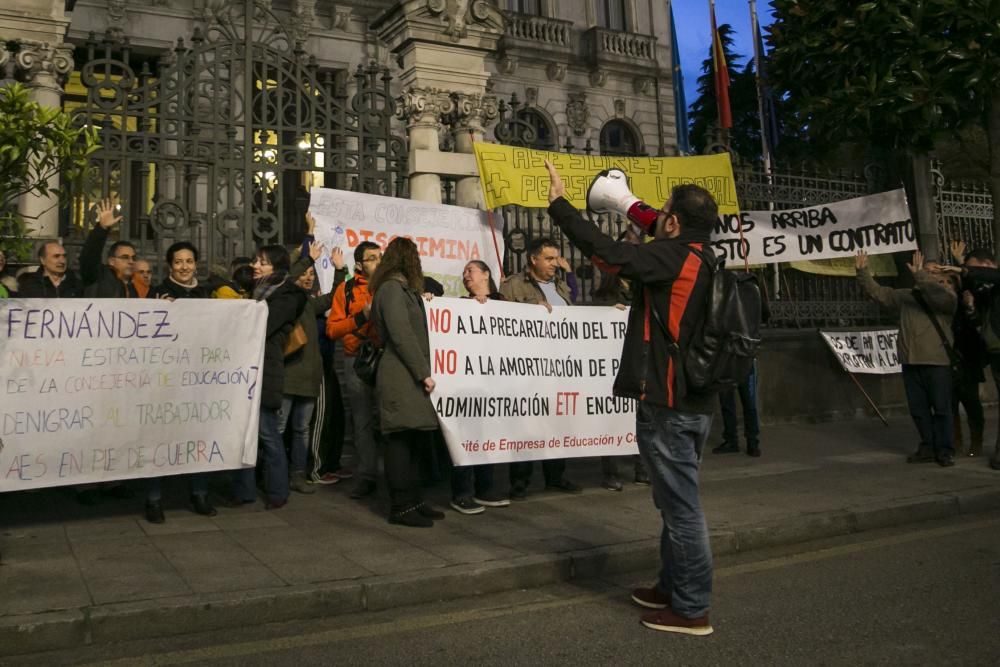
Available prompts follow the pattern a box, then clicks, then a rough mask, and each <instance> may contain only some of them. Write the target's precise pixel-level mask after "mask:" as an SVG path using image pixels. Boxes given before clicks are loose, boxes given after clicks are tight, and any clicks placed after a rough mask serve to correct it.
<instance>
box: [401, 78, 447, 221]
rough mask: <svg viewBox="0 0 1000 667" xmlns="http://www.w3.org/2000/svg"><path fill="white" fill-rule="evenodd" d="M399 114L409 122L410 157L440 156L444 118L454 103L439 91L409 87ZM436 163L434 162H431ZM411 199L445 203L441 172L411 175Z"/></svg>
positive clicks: (418, 172) (407, 129)
mask: <svg viewBox="0 0 1000 667" xmlns="http://www.w3.org/2000/svg"><path fill="white" fill-rule="evenodd" d="M397 102H398V105H397V109H398V111H397V114H398V115H399V117H400V118H402V119H403V120H405V121H406V131H407V135H408V138H409V144H410V154H411V155H412V154H414V153H415V152H416V151H426V152H428V153H431V154H433V153H437V152H438V151H439V147H438V137H439V132H440V131H441V127H442V125H441V119H442V117H443V116H444V115H446V114H448V113H450V112H451V110H452V108H453V104H454V103H453V102H452V99H451V97H450V96H449V94H448V93H447V92H446V91H443V90H439V89H437V88H416V87H413V88H409V89H407V90H406V92H404V93H403V94H402V95H401V96H400V97H399V99H398V100H397ZM431 161H433V160H431ZM410 199H416V200H418V201H426V202H431V203H433V204H440V203H441V176H440V174H439V173H437V172H431V171H428V172H420V171H414V172H412V173H411V175H410Z"/></svg>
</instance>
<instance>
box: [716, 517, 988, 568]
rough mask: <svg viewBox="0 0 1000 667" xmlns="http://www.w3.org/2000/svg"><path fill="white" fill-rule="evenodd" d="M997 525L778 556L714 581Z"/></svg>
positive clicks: (969, 525)
mask: <svg viewBox="0 0 1000 667" xmlns="http://www.w3.org/2000/svg"><path fill="white" fill-rule="evenodd" d="M998 524H1000V519H985V520H982V521H975V522H970V523H962V524H958V525H954V526H942V527H941V528H928V529H925V530H919V531H914V532H907V533H904V534H902V535H893V536H890V537H882V538H879V539H876V540H866V541H864V542H858V543H856V544H844V545H840V546H836V547H828V548H826V549H817V550H815V551H807V552H805V553H801V554H793V555H791V556H778V557H776V558H768V559H767V560H762V561H756V562H753V563H744V564H743V565H732V566H730V567H724V568H720V569H717V570H716V571H715V577H716V578H720V577H733V576H736V575H739V574H749V573H751V572H766V571H767V570H776V569H779V568H782V567H788V566H790V565H798V564H799V563H812V562H815V561H820V560H826V559H828V558H835V557H837V556H846V555H848V554H853V553H858V552H860V551H870V550H872V549H881V548H883V547H891V546H897V545H900V544H906V543H908V542H917V541H920V540H925V539H929V538H933V537H944V536H945V535H954V534H955V533H964V532H966V531H970V530H976V529H979V528H991V527H995V526H997V525H998Z"/></svg>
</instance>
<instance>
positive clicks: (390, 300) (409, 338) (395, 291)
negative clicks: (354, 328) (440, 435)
mask: <svg viewBox="0 0 1000 667" xmlns="http://www.w3.org/2000/svg"><path fill="white" fill-rule="evenodd" d="M372 321H373V322H374V324H375V330H376V332H377V333H378V338H379V340H380V341H381V342H382V345H383V347H384V349H385V352H384V353H383V354H382V361H381V362H380V363H379V367H378V375H377V377H376V380H375V397H376V400H378V406H379V415H380V417H381V422H382V423H381V427H382V433H393V432H396V431H405V430H418V431H434V430H437V428H438V421H437V414H436V413H435V412H434V406H433V405H432V404H431V398H430V397H429V396H428V395H427V393H426V392H425V391H424V384H423V380H424V378H428V377H430V375H431V352H430V342H429V341H428V338H427V319H426V316H425V315H424V299H423V297H422V296H421V295H420V294H419V293H418V292H415V291H413V290H411V289H410V288H408V287H407V286H406V283H405V282H404V280H403V278H402V276H399V277H395V276H393V277H392V278H391V279H389V280H386V281H385V282H384V283H382V285H381V286H380V287H379V289H378V292H376V293H375V298H374V299H373V301H372Z"/></svg>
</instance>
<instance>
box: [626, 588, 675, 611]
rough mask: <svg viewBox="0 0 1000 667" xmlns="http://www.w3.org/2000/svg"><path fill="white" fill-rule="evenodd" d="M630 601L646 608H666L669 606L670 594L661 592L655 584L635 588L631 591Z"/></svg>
mask: <svg viewBox="0 0 1000 667" xmlns="http://www.w3.org/2000/svg"><path fill="white" fill-rule="evenodd" d="M632 602H634V603H636V604H637V605H639V606H640V607H645V608H646V609H666V608H667V607H669V606H670V595H669V594H667V593H661V592H660V589H659V588H657V587H656V586H653V587H652V588H637V589H635V590H634V591H632Z"/></svg>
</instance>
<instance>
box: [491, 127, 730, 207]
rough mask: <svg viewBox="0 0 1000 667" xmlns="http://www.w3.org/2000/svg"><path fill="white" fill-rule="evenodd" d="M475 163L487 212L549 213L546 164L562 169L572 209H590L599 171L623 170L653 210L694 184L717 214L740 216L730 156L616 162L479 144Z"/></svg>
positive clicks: (605, 157)
mask: <svg viewBox="0 0 1000 667" xmlns="http://www.w3.org/2000/svg"><path fill="white" fill-rule="evenodd" d="M473 147H474V149H475V152H476V164H477V166H478V167H479V179H480V181H481V182H482V184H483V194H484V196H485V198H486V207H487V208H496V207H498V206H507V205H509V204H517V205H518V206H528V207H533V208H548V205H549V174H548V172H547V171H546V170H545V166H544V162H545V160H550V161H551V162H552V164H554V165H555V167H556V169H557V170H559V175H560V176H561V177H562V179H563V182H564V183H565V184H566V199H567V200H568V201H569V203H571V204H573V206H575V207H577V208H579V209H583V208H586V207H587V188H589V187H590V183H591V182H592V181H593V180H594V176H596V175H597V174H598V173H599V172H601V171H603V170H605V169H621V170H622V171H624V172H625V173H626V174H628V183H629V187H630V188H631V189H632V192H634V193H635V195H636V196H637V197H639V198H641V199H643V200H644V201H646V202H647V203H648V204H649V205H650V206H655V207H660V206H662V205H663V203H664V202H665V201H667V199H668V198H669V197H670V192H671V191H672V190H673V189H674V187H675V186H677V185H681V184H683V183H694V184H696V185H700V186H701V187H703V188H705V189H706V190H708V191H709V192H711V193H712V196H713V197H715V201H716V202H718V204H719V212H721V213H728V214H737V213H739V204H737V201H736V181H735V180H734V179H733V165H732V163H731V162H730V160H729V154H728V153H718V154H715V155H696V156H692V157H615V156H609V155H571V154H569V153H552V152H549V151H536V150H533V149H530V148H516V147H514V146H501V145H498V144H486V143H476V144H474V145H473Z"/></svg>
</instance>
